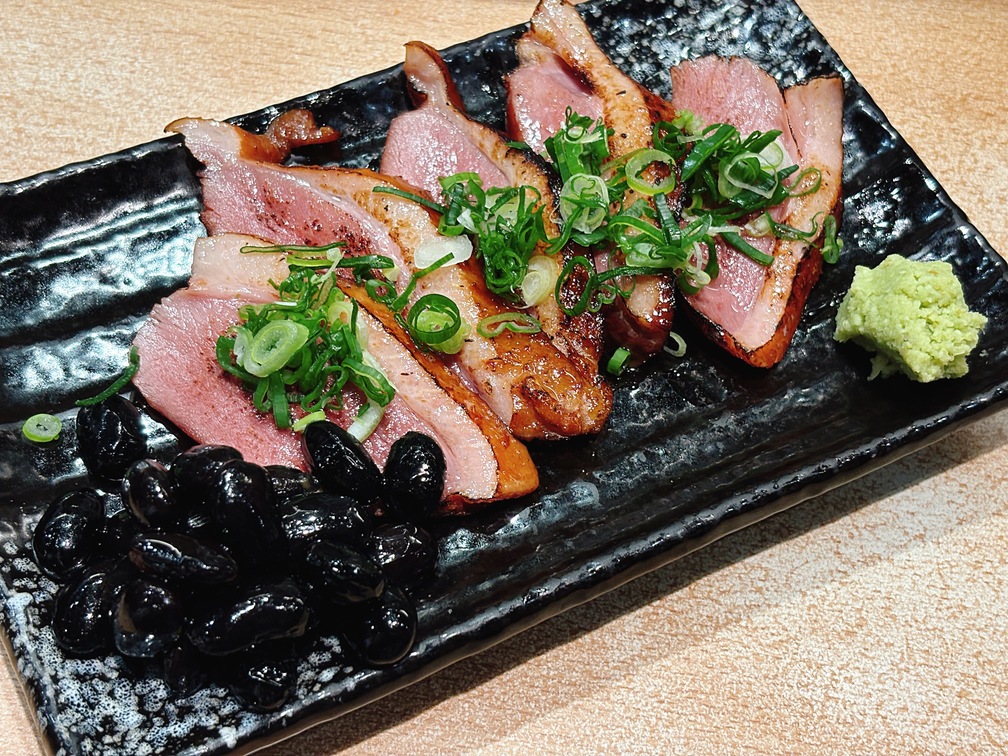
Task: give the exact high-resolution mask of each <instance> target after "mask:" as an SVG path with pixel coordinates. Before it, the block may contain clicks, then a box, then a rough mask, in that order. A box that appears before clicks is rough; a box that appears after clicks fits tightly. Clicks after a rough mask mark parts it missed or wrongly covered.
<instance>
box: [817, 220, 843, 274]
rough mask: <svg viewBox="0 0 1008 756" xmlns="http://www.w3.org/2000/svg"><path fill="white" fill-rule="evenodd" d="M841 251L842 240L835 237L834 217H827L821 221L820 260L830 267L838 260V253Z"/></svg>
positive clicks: (835, 225) (835, 224) (835, 223)
mask: <svg viewBox="0 0 1008 756" xmlns="http://www.w3.org/2000/svg"><path fill="white" fill-rule="evenodd" d="M842 249H843V239H841V238H840V237H839V236H837V222H836V217H835V216H833V215H827V216H826V220H824V221H823V243H822V258H823V261H824V262H827V263H829V264H830V265H832V264H834V263H835V262H836V261H837V260H839V259H840V251H841V250H842Z"/></svg>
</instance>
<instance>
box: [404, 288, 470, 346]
mask: <svg viewBox="0 0 1008 756" xmlns="http://www.w3.org/2000/svg"><path fill="white" fill-rule="evenodd" d="M464 326H465V321H464V320H462V315H461V314H460V313H459V309H458V305H456V304H455V303H454V302H453V301H452V300H451V299H449V298H448V297H446V296H444V295H443V294H425V295H424V296H422V297H420V299H418V300H417V301H416V302H415V303H414V304H413V306H412V307H411V308H410V311H409V313H408V314H407V315H406V328H407V329H408V330H409V334H410V336H411V337H412V338H413V341H415V342H416V343H417V344H419V345H420V346H426V347H430V348H431V349H436V350H437V351H439V352H444V353H445V354H456V353H457V352H458V351H459V350H460V349H461V348H462V344H463V342H464V341H465V337H466V331H468V329H467V328H465V327H464Z"/></svg>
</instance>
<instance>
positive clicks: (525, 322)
mask: <svg viewBox="0 0 1008 756" xmlns="http://www.w3.org/2000/svg"><path fill="white" fill-rule="evenodd" d="M506 330H507V331H512V332H513V333H539V332H540V331H542V323H540V322H539V321H538V320H537V319H536V318H533V317H532V316H531V315H529V314H528V313H525V312H502V313H498V314H497V315H489V316H487V317H485V318H483V320H481V321H480V322H479V323H478V324H477V325H476V332H477V333H478V334H479V335H480V336H482V337H483V338H485V339H495V338H497V337H498V336H500V335H501V334H502V333H504V331H506Z"/></svg>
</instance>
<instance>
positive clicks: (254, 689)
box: [230, 649, 297, 711]
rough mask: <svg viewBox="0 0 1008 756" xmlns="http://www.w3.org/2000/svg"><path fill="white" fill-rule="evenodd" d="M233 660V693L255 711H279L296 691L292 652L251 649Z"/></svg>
mask: <svg viewBox="0 0 1008 756" xmlns="http://www.w3.org/2000/svg"><path fill="white" fill-rule="evenodd" d="M237 656H238V658H235V659H233V660H230V667H231V685H230V688H231V692H232V693H234V694H235V695H236V696H238V698H240V699H241V700H242V701H243V702H244V703H245V704H246V705H247V706H249V707H250V708H252V709H254V710H256V711H276V710H277V709H279V708H280V707H281V706H283V705H284V704H285V703H287V701H289V700H290V699H291V697H292V696H293V695H294V693H295V691H296V690H297V658H296V656H295V655H294V653H293V651H287V652H286V653H283V652H276V651H272V650H266V651H263V650H260V649H251V650H250V651H248V652H246V653H242V654H238V655H237Z"/></svg>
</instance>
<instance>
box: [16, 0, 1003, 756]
mask: <svg viewBox="0 0 1008 756" xmlns="http://www.w3.org/2000/svg"><path fill="white" fill-rule="evenodd" d="M533 5H534V2H533V0H507V1H506V2H501V1H499V0H495V1H491V0H480V1H473V0H468V1H466V0H428V1H427V2H425V3H423V4H422V5H421V4H414V3H410V2H406V0H384V1H383V2H370V1H369V2H349V1H347V0H337V1H336V2H335V3H328V4H325V3H318V2H307V1H306V0H296V1H294V2H288V3H283V4H281V3H274V4H266V3H255V2H252V0H218V2H214V3H201V2H182V1H180V0H159V1H158V2H154V0H121V1H119V2H112V1H111V0H78V2H75V3H64V2H56V1H55V0H47V1H45V2H35V3H18V2H14V0H3V1H2V5H0V8H2V12H0V71H2V73H0V83H2V86H0V129H2V131H0V181H8V180H13V179H17V178H20V177H22V176H26V175H29V174H32V173H35V172H38V171H41V170H45V169H48V168H54V167H57V166H60V165H62V164H64V163H68V162H71V161H76V160H86V159H89V158H91V157H94V156H97V155H100V154H103V153H106V152H111V151H114V150H118V149H121V148H125V147H129V146H131V145H134V144H137V143H140V142H144V141H148V140H151V139H155V138H157V137H159V136H160V135H161V130H162V128H163V126H164V124H166V123H168V122H169V121H171V120H173V119H175V118H177V117H180V116H185V115H202V116H209V117H220V118H223V117H227V116H230V115H234V114H237V113H243V112H247V111H250V110H254V109H256V108H258V107H261V106H263V105H266V104H269V103H274V102H281V101H283V100H286V99H289V98H292V97H295V96H297V95H300V94H303V93H306V92H311V91H314V90H317V89H322V88H326V87H329V86H332V85H334V84H336V83H339V82H341V81H345V80H347V79H350V78H352V77H354V76H357V75H360V74H364V73H367V72H369V71H373V70H377V69H380V68H384V67H386V66H389V65H393V64H395V63H398V62H400V61H401V59H402V58H401V56H402V47H401V45H402V44H403V43H404V42H406V41H407V40H410V39H423V40H425V41H427V42H429V43H430V44H432V45H434V46H435V47H444V46H447V45H449V44H452V43H455V42H459V41H463V40H466V39H471V38H473V37H477V36H479V35H482V34H484V33H487V32H490V31H493V30H495V29H498V28H502V27H505V26H509V25H511V24H515V23H519V22H522V21H525V20H527V19H528V17H529V15H530V13H531V11H532V8H533ZM801 5H802V7H803V8H804V9H805V10H806V12H807V13H808V14H809V15H810V16H811V18H812V20H813V21H814V22H815V24H816V25H817V26H818V27H819V29H820V30H821V31H822V32H823V33H824V34H825V36H826V37H827V39H828V40H829V41H830V43H831V44H832V45H833V46H834V48H835V49H836V50H837V51H838V52H839V54H840V56H841V57H842V58H843V60H844V61H845V63H846V64H847V65H848V67H849V68H850V69H851V70H852V71H853V73H854V75H855V76H856V77H857V78H858V80H859V81H860V82H861V83H862V84H863V85H864V86H865V87H866V88H867V89H868V91H869V92H870V93H871V94H872V96H873V97H874V98H875V100H876V101H877V102H878V103H879V105H880V106H881V107H882V109H883V110H884V111H885V112H886V114H887V115H888V116H889V118H890V119H891V121H892V122H893V124H894V125H895V126H896V128H897V129H898V130H899V131H900V132H901V133H902V134H903V135H904V136H905V137H906V138H907V140H908V141H909V142H910V144H911V146H913V148H914V149H915V150H916V151H917V152H918V153H919V154H920V155H921V157H922V158H923V160H924V162H925V163H926V164H927V165H928V166H929V167H930V168H931V170H932V171H933V172H934V173H935V175H936V176H937V178H938V180H939V181H940V182H941V183H942V184H943V185H944V187H945V188H946V189H947V190H948V192H949V194H950V195H951V196H952V198H953V199H954V200H955V201H956V202H957V203H958V204H959V205H960V206H962V207H963V208H964V209H965V210H966V212H967V214H968V215H969V217H970V218H971V220H972V221H973V222H974V223H975V224H976V225H977V227H978V228H979V229H980V231H981V232H982V233H983V234H984V235H985V236H986V237H987V238H988V239H989V240H990V242H991V243H992V244H993V246H994V247H995V248H996V249H998V250H1000V251H1001V252H1002V253H1005V252H1008V224H1006V222H1005V209H1006V208H1008V112H1006V108H1005V106H1006V105H1008V103H1006V97H1005V87H1004V83H1003V82H1004V78H1003V75H1002V74H1001V73H1000V72H1002V71H1004V70H1005V69H1006V68H1008V48H1006V45H1005V43H1006V41H1008V4H1006V2H1005V0H959V1H958V2H955V3H950V2H946V0H909V1H906V2H902V1H898V0H881V1H878V2H871V1H869V0H854V1H849V2H838V0H801ZM281 8H282V9H283V10H281ZM1006 468H1008V413H1006V412H1002V413H1000V414H997V415H995V416H993V417H991V418H988V419H986V420H984V421H981V422H979V423H977V424H975V425H973V426H971V427H969V428H966V429H964V430H961V431H959V432H957V433H955V434H953V435H951V436H950V437H948V438H946V439H944V440H942V441H940V442H938V443H936V444H934V445H932V446H931V447H929V448H927V449H925V450H923V451H921V452H918V453H916V454H914V455H912V456H910V457H909V458H906V459H904V460H902V461H900V462H897V463H895V464H893V465H891V466H889V467H887V468H885V469H883V470H881V471H879V472H876V473H874V474H872V475H870V476H868V477H867V478H864V479H862V480H860V481H858V482H856V483H853V484H850V485H847V486H844V487H842V488H840V489H839V490H836V491H833V492H831V493H829V494H827V495H825V496H822V497H820V498H818V499H816V500H813V501H811V502H807V503H806V504H804V505H802V506H800V507H798V508H796V509H794V510H791V511H789V512H787V513H784V514H783V515H780V516H777V517H775V518H772V519H771V520H769V521H767V522H764V523H761V524H759V525H756V526H754V527H751V528H749V529H747V530H746V531H744V532H742V533H739V534H736V535H733V536H730V537H728V538H725V539H723V540H722V541H720V542H718V543H716V544H714V545H713V546H711V547H708V548H706V549H704V550H702V551H701V552H699V553H696V554H694V555H692V556H690V557H687V558H685V559H683V560H681V561H678V562H676V563H673V564H672V565H671V566H669V567H666V568H664V569H662V570H659V571H658V572H656V573H653V574H651V575H648V576H646V577H644V578H641V579H638V580H636V581H634V582H633V583H631V584H629V585H627V586H625V587H623V588H621V589H618V590H616V591H614V592H612V593H610V594H607V595H606V596H604V597H602V598H601V599H599V600H596V601H594V602H592V603H590V604H587V605H584V606H582V607H579V608H577V609H574V610H572V611H569V612H567V613H566V614H564V615H561V616H560V617H558V618H556V619H553V620H551V621H548V622H546V623H544V624H542V625H540V626H538V627H536V628H533V629H532V630H530V631H528V632H525V633H523V634H521V635H519V636H518V637H516V638H514V639H512V640H510V641H508V642H505V643H503V644H501V645H500V646H497V647H495V648H494V649H491V650H490V651H488V652H485V653H483V654H480V655H479V656H477V657H475V658H472V659H469V660H466V661H463V662H460V663H459V664H456V665H455V666H453V667H451V668H449V669H447V670H445V671H444V672H442V673H440V674H438V675H436V676H434V677H433V678H430V679H428V680H425V681H422V682H420V683H419V684H416V685H414V686H412V687H410V688H408V689H406V690H403V691H401V692H399V693H396V694H394V695H392V696H390V697H388V698H386V699H383V700H381V701H379V702H377V703H375V704H373V705H371V706H368V707H366V708H364V709H362V710H359V711H357V712H355V713H352V714H350V715H348V716H346V717H344V718H343V719H341V720H339V721H336V722H333V723H330V724H327V725H323V726H320V727H318V728H315V729H314V730H310V731H308V732H307V733H304V734H302V735H299V736H297V737H295V738H293V739H291V740H289V741H286V742H284V743H281V744H279V745H277V746H274V747H273V749H272V750H271V753H274V754H303V753H312V754H327V753H332V752H336V751H339V750H341V749H348V750H349V751H351V752H354V753H446V752H447V753H455V752H467V753H468V752H493V753H498V752H513V753H527V752H530V751H533V750H538V751H546V752H565V753H566V752H610V751H616V750H625V751H633V752H668V751H681V752H687V753H694V752H708V751H716V752H726V751H731V752H739V751H767V752H781V751H800V752H814V753H819V752H824V751H832V752H851V751H860V752H885V751H887V752H899V753H903V752H907V751H929V752H950V751H954V750H967V751H988V752H1003V751H1005V750H1008V665H1006V664H1005V638H1008V569H1006V562H1008V556H1006V555H1008V488H1006V487H1005V485H1004V479H1005V472H1004V471H1005V469H1006ZM0 666H2V667H3V670H2V671H0V752H2V753H10V754H14V753H18V754H21V753H32V752H37V751H39V750H40V748H41V746H40V745H39V743H38V741H37V740H36V738H35V735H34V732H33V727H32V720H33V716H34V715H33V714H32V711H31V710H30V709H29V708H28V707H27V706H26V704H25V703H24V702H23V700H22V699H21V698H20V697H19V693H18V685H17V682H16V674H15V672H14V670H13V667H11V666H10V665H9V664H3V663H0Z"/></svg>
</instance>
